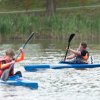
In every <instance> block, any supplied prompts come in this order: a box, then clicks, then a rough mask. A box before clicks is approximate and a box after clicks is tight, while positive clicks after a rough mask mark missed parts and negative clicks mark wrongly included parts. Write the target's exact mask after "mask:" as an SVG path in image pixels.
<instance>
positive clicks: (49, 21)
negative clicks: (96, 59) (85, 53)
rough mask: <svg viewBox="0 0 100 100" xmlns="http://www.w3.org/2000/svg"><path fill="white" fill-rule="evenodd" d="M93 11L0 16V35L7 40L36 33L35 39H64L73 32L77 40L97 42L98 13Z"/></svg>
mask: <svg viewBox="0 0 100 100" xmlns="http://www.w3.org/2000/svg"><path fill="white" fill-rule="evenodd" d="M99 10H100V9H99V8H97V9H96V8H94V9H87V8H85V9H83V8H82V9H65V10H60V11H59V10H58V11H57V12H56V14H55V16H52V17H47V16H40V15H39V16H34V13H32V12H31V13H29V14H27V13H23V14H22V13H14V14H1V15H0V35H1V37H7V38H15V37H16V38H24V37H26V36H27V35H28V33H30V32H31V31H36V32H38V34H36V36H35V38H37V39H47V38H51V39H65V38H66V36H68V35H67V34H69V33H71V32H75V33H76V34H77V35H78V37H77V38H86V39H90V38H91V40H93V41H94V39H98V40H99V34H100V12H99Z"/></svg>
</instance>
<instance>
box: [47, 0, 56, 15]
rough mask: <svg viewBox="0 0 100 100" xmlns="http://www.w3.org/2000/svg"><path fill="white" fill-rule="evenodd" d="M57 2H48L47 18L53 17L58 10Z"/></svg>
mask: <svg viewBox="0 0 100 100" xmlns="http://www.w3.org/2000/svg"><path fill="white" fill-rule="evenodd" d="M55 4H56V2H55V0H46V14H47V16H52V15H54V13H55V10H56V5H55Z"/></svg>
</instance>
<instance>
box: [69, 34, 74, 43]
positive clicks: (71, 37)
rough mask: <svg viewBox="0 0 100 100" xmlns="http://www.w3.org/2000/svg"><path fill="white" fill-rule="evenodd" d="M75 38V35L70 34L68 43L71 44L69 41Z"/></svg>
mask: <svg viewBox="0 0 100 100" xmlns="http://www.w3.org/2000/svg"><path fill="white" fill-rule="evenodd" d="M74 36H75V34H74V33H72V34H71V35H70V37H69V40H68V42H71V40H72V39H73V37H74Z"/></svg>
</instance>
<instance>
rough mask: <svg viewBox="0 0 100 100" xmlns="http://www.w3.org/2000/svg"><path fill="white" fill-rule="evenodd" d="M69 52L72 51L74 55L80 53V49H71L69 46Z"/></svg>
mask: <svg viewBox="0 0 100 100" xmlns="http://www.w3.org/2000/svg"><path fill="white" fill-rule="evenodd" d="M68 50H69V51H70V52H72V53H73V54H75V55H81V52H80V51H77V50H73V49H71V48H69V49H68Z"/></svg>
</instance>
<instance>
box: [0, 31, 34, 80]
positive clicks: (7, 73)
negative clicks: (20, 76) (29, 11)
mask: <svg viewBox="0 0 100 100" xmlns="http://www.w3.org/2000/svg"><path fill="white" fill-rule="evenodd" d="M33 35H34V32H32V33H31V35H30V36H29V37H28V39H27V41H26V42H25V43H24V45H22V47H21V48H23V49H24V48H25V46H26V44H27V43H28V42H29V40H30V39H31V38H32V37H33ZM20 53H21V52H19V53H18V55H17V56H16V58H15V61H16V59H17V58H18V57H19V55H20ZM12 67H13V64H11V65H10V67H9V69H6V70H5V71H4V72H3V73H2V75H1V80H3V81H7V80H8V77H9V73H10V71H11V69H12Z"/></svg>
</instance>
